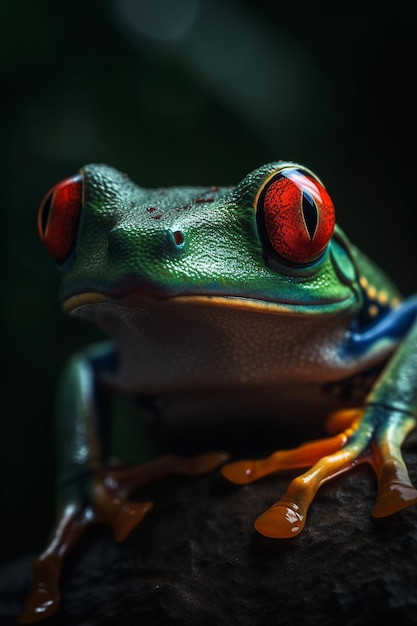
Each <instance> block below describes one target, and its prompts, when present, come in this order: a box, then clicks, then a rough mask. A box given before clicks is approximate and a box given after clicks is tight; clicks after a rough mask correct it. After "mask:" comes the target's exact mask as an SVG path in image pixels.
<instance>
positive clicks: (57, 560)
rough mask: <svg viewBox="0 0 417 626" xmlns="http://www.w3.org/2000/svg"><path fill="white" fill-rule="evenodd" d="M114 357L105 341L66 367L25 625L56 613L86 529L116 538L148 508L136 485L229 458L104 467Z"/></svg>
mask: <svg viewBox="0 0 417 626" xmlns="http://www.w3.org/2000/svg"><path fill="white" fill-rule="evenodd" d="M115 361H116V359H115V353H114V351H113V348H112V345H111V344H110V343H105V344H100V345H99V346H94V347H93V348H91V349H89V350H86V351H84V352H83V353H81V354H78V355H76V356H75V357H73V359H72V360H71V361H70V362H69V364H68V366H67V368H66V370H65V371H64V374H63V377H62V380H61V386H60V389H59V394H58V405H57V410H56V435H57V442H56V443H57V448H58V450H57V452H58V461H59V468H58V477H59V478H58V497H57V512H56V523H55V527H54V529H53V531H52V533H51V536H50V540H49V542H48V544H47V546H46V548H45V549H44V551H43V552H42V554H41V555H40V556H39V557H38V558H37V559H36V560H35V561H34V564H33V581H32V587H31V590H30V592H29V594H28V597H27V599H26V602H25V605H24V607H23V610H22V612H21V614H20V617H19V622H20V623H22V624H23V623H32V622H36V621H39V620H42V619H45V618H46V617H49V616H50V615H52V614H53V613H55V612H56V610H57V609H58V607H59V604H60V591H59V578H60V572H61V567H62V562H63V560H64V558H65V557H66V555H67V554H68V553H69V552H70V551H71V549H72V548H73V547H74V546H75V544H76V543H77V542H78V540H79V539H80V538H81V536H82V535H83V533H84V531H85V530H86V528H88V527H89V526H91V525H92V524H95V523H105V524H107V525H109V526H110V527H111V528H112V530H113V533H114V537H115V539H116V541H122V540H123V539H125V538H126V537H127V535H128V534H129V533H130V531H131V530H132V529H133V528H134V527H135V526H136V525H137V524H138V523H139V522H140V521H141V520H142V519H143V518H144V517H145V515H146V514H147V513H148V512H149V511H150V510H151V508H152V503H151V502H132V501H129V500H128V499H127V498H128V497H129V495H130V494H131V493H132V492H133V491H134V490H136V489H138V488H139V487H142V486H144V485H146V484H149V483H151V482H154V481H156V480H158V479H160V478H163V477H164V476H168V475H172V474H181V475H187V476H198V475H201V474H204V473H206V472H209V471H211V470H213V469H215V468H217V467H218V466H219V465H220V464H221V463H223V462H224V461H225V460H226V459H227V458H228V455H227V454H225V453H222V452H212V453H206V454H201V455H199V456H197V457H192V458H183V457H177V456H174V455H166V456H163V457H161V458H158V459H155V460H152V461H149V462H147V463H144V464H143V465H139V466H132V467H129V466H121V467H107V466H106V464H105V461H104V458H103V457H104V454H103V441H104V440H105V438H104V437H102V436H100V435H102V433H101V431H103V430H104V429H105V428H104V427H105V423H104V422H105V420H103V412H105V404H106V402H105V401H103V393H102V392H104V387H103V385H102V384H101V380H103V378H105V376H106V374H108V373H111V371H112V369H113V368H114V367H115ZM105 399H106V398H104V400H105Z"/></svg>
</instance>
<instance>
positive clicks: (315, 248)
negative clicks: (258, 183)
mask: <svg viewBox="0 0 417 626" xmlns="http://www.w3.org/2000/svg"><path fill="white" fill-rule="evenodd" d="M254 208H255V211H256V213H257V220H258V227H259V230H260V234H261V237H262V238H263V240H264V243H265V240H266V245H267V246H269V247H272V249H273V251H274V252H275V253H276V254H277V255H278V257H279V258H280V259H282V260H283V261H286V262H289V263H290V264H294V265H308V264H310V263H313V262H314V261H315V260H317V259H318V258H319V257H320V256H321V254H322V253H323V252H324V250H325V249H326V247H327V244H328V243H329V241H330V238H331V236H332V234H333V229H334V225H335V212H334V207H333V202H332V200H331V198H330V196H329V194H328V193H327V191H326V189H325V188H324V187H323V185H322V184H321V182H320V181H319V180H318V179H317V178H315V177H314V175H313V174H312V173H311V172H309V171H307V170H302V169H299V168H296V167H285V168H283V169H281V170H279V171H278V172H276V173H275V174H273V175H272V176H271V177H269V178H268V179H267V180H266V181H265V182H264V184H263V185H262V187H261V188H260V190H259V191H258V194H257V196H256V199H255V207H254Z"/></svg>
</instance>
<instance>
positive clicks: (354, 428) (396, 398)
mask: <svg viewBox="0 0 417 626" xmlns="http://www.w3.org/2000/svg"><path fill="white" fill-rule="evenodd" d="M406 306H407V307H408V308H406V307H405V308H404V313H403V314H402V313H401V312H400V313H399V314H393V316H394V317H393V320H392V321H393V322H396V321H398V322H400V323H404V324H406V323H407V319H409V318H410V316H411V317H415V311H416V306H417V302H416V301H415V300H413V301H412V302H411V306H408V305H406ZM406 318H407V319H406ZM393 328H394V325H393ZM385 330H386V329H384V332H385ZM416 346H417V322H416V321H414V322H413V323H412V325H411V328H410V330H409V331H408V333H407V334H406V336H405V337H404V338H403V340H402V342H401V345H400V347H399V348H398V349H397V350H396V352H395V354H394V355H393V357H392V358H391V359H390V361H389V362H388V364H387V365H386V367H385V369H384V370H383V371H382V373H381V375H380V377H379V379H378V380H377V383H376V384H375V386H374V388H373V390H372V391H371V393H370V394H369V395H368V397H367V398H366V400H365V402H364V406H363V407H362V408H360V409H357V410H354V411H352V410H349V411H341V412H339V413H338V414H334V415H333V416H331V422H332V429H333V430H334V428H335V425H336V424H337V423H338V422H340V423H343V424H344V430H343V431H342V432H341V433H340V434H338V435H336V436H333V437H331V438H328V439H322V440H318V441H314V442H310V443H306V444H303V445H302V446H300V447H298V448H295V449H293V450H288V451H278V452H275V453H274V454H272V455H271V456H270V457H268V458H266V459H261V460H255V461H237V462H234V463H229V464H227V465H225V466H224V467H223V468H222V473H223V475H224V476H225V477H226V478H227V479H229V480H230V481H231V482H234V483H237V484H246V483H250V482H253V481H255V480H257V479H259V478H261V477H263V476H266V475H267V474H271V473H273V472H276V471H279V470H282V469H294V468H303V467H309V468H310V469H309V470H308V471H307V472H305V473H304V474H302V475H300V476H298V477H296V478H295V479H294V480H293V481H292V482H291V483H290V486H289V488H288V490H287V492H286V494H285V495H284V496H283V497H282V498H280V499H279V500H278V502H276V503H275V504H274V505H273V506H272V507H271V508H269V509H268V510H267V511H266V512H265V513H263V514H262V515H260V517H258V519H257V520H256V522H255V527H256V529H257V530H258V531H259V532H260V533H261V534H263V535H265V536H267V537H276V538H289V537H294V536H296V535H298V534H299V533H300V532H301V531H302V529H303V528H304V525H305V522H306V516H307V512H308V508H309V506H310V504H311V502H312V500H313V498H314V496H315V494H316V493H317V490H318V489H319V488H320V486H321V485H322V484H324V483H325V482H327V481H328V480H330V479H332V478H334V477H335V476H337V475H339V474H341V473H343V472H346V471H348V470H350V469H351V468H352V467H354V466H355V465H357V464H359V463H363V462H368V463H369V464H370V465H371V466H372V467H373V469H374V470H375V472H376V474H377V476H378V494H377V499H376V503H375V506H374V509H373V512H372V513H373V515H374V516H375V517H384V516H387V515H390V514H392V513H395V512H397V511H399V510H401V509H404V508H406V507H408V506H411V505H412V504H415V503H416V502H417V490H416V489H415V488H414V487H413V485H412V483H411V481H410V478H409V475H408V471H407V468H406V465H405V463H404V460H403V457H402V453H401V446H402V444H403V443H404V441H405V439H406V437H407V435H408V434H409V433H410V432H411V431H412V430H413V429H414V428H416V426H417V376H416V372H417V349H416ZM346 423H347V424H348V425H347V426H346Z"/></svg>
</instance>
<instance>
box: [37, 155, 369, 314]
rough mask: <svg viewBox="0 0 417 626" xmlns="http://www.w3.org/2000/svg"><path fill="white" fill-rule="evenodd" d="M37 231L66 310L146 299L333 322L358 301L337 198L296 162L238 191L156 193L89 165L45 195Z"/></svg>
mask: <svg viewBox="0 0 417 626" xmlns="http://www.w3.org/2000/svg"><path fill="white" fill-rule="evenodd" d="M38 223H39V232H40V235H41V238H42V240H43V242H44V243H45V245H46V247H47V249H48V250H49V252H50V253H51V255H52V256H53V257H54V259H55V260H56V262H57V263H58V265H59V267H60V268H61V270H62V273H63V280H62V288H61V296H62V300H63V305H64V308H65V309H66V310H67V311H73V310H76V309H78V308H79V307H81V306H84V305H86V304H92V303H97V302H109V301H111V302H114V301H117V302H119V303H120V302H123V303H124V304H125V305H126V306H137V305H138V303H140V302H143V301H145V300H147V299H148V300H152V302H155V301H162V300H163V301H165V302H166V301H168V300H169V301H175V302H188V303H196V302H197V303H199V304H201V303H205V304H207V305H213V306H225V305H228V306H237V307H244V308H245V307H246V308H257V309H262V310H268V311H270V312H274V313H275V312H277V313H286V314H288V313H289V314H298V313H304V312H306V311H307V312H311V313H314V312H316V313H317V312H319V313H323V312H326V313H329V312H333V311H335V312H337V311H340V309H341V308H350V307H351V306H352V304H353V303H354V302H355V301H356V298H357V295H356V290H355V269H354V265H353V262H352V260H351V258H350V254H349V247H348V245H347V244H346V241H345V239H344V237H343V235H342V234H341V233H340V231H339V230H338V229H337V228H336V229H335V214H334V208H333V203H332V200H331V199H330V196H329V194H328V192H327V191H326V189H325V187H324V185H323V184H322V182H321V181H320V180H319V179H318V178H317V176H315V175H314V174H313V173H312V172H311V171H310V170H308V169H307V168H305V167H302V166H300V165H297V164H295V163H292V162H283V161H280V162H277V163H271V164H268V165H265V166H263V167H260V168H259V169H257V170H255V171H254V172H252V173H251V174H249V175H248V176H246V177H245V178H244V179H243V180H242V181H241V182H240V183H239V184H238V185H237V186H235V187H204V188H202V187H176V188H162V189H153V190H148V189H144V188H141V187H139V186H137V185H136V184H134V183H133V182H132V181H131V180H129V178H127V176H125V175H124V174H122V173H120V172H118V171H117V170H115V169H114V168H112V167H108V166H104V165H87V166H85V167H84V168H82V170H81V171H80V172H79V173H78V174H77V175H75V176H74V177H72V178H68V179H66V180H64V181H63V182H61V183H59V184H58V185H56V186H55V187H53V188H52V189H51V190H50V191H49V193H48V194H47V196H46V197H45V199H44V201H43V202H42V205H41V208H40V211H39V222H38Z"/></svg>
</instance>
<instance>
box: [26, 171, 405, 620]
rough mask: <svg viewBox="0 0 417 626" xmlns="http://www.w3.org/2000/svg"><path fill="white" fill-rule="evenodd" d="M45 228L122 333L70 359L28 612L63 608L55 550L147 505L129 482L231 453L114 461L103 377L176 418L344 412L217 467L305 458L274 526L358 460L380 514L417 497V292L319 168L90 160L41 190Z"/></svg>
mask: <svg viewBox="0 0 417 626" xmlns="http://www.w3.org/2000/svg"><path fill="white" fill-rule="evenodd" d="M40 231H41V236H42V238H43V240H44V242H45V244H46V246H47V247H48V249H49V251H50V252H51V254H52V256H53V257H54V258H55V259H56V260H57V261H58V263H59V265H60V267H61V268H62V270H63V280H62V291H61V296H62V301H63V306H64V309H65V310H66V311H67V312H69V313H73V314H75V315H77V316H79V317H82V318H86V319H89V320H93V321H95V322H97V323H98V324H99V325H100V326H101V327H102V328H103V329H104V330H105V331H107V332H108V333H109V335H110V336H111V338H112V341H111V342H108V343H103V344H101V345H100V346H94V347H92V348H87V349H86V350H85V351H83V352H82V353H80V354H78V355H76V356H75V357H74V359H73V360H72V361H71V362H70V363H69V365H68V367H67V369H66V371H65V373H64V376H63V383H62V389H61V394H60V400H59V402H58V408H57V430H58V436H59V438H60V444H59V446H60V463H61V472H60V479H61V484H62V487H61V492H60V513H59V515H58V522H57V526H56V530H55V532H54V535H53V538H52V540H51V544H50V545H49V546H48V548H47V549H46V551H45V552H44V553H43V555H41V556H40V558H39V559H38V560H37V561H36V563H35V580H34V585H33V589H32V592H31V594H30V596H29V598H28V602H27V605H26V608H25V610H24V613H23V614H22V617H21V621H22V622H25V621H27V622H29V621H35V620H36V619H42V618H43V617H45V616H47V615H49V614H51V613H52V612H54V611H55V610H56V608H57V606H58V602H59V592H58V575H59V568H60V562H61V560H62V558H63V557H64V555H65V554H66V552H67V551H68V550H69V549H70V547H71V546H72V545H73V543H75V541H76V540H77V539H78V536H79V535H80V534H81V532H82V530H83V529H84V527H85V526H86V525H88V524H90V523H92V522H93V521H106V522H107V523H109V524H110V525H111V526H112V527H113V528H114V530H115V534H116V538H117V539H122V538H124V537H125V536H126V535H127V534H128V532H129V531H130V530H131V529H132V528H133V527H134V526H135V525H136V524H137V523H138V522H139V521H140V519H141V518H142V517H143V516H144V515H145V514H146V513H147V512H148V510H149V509H150V503H141V504H140V503H132V502H129V501H128V500H125V499H124V498H125V497H126V496H127V495H129V493H130V492H131V491H132V490H134V489H136V488H137V487H138V486H140V485H141V484H143V483H144V482H149V481H150V480H154V479H156V478H157V477H159V476H162V475H165V474H167V473H170V472H179V473H187V474H199V473H201V472H204V471H208V470H210V469H214V468H215V467H217V466H218V465H219V464H221V463H223V462H224V461H225V460H226V456H225V455H224V454H222V453H211V454H205V455H201V456H199V457H196V458H195V459H193V460H190V459H188V460H184V459H180V458H177V457H175V458H173V457H164V458H163V459H161V460H160V461H155V462H152V463H150V464H148V465H145V466H143V467H142V468H134V469H132V470H123V472H121V471H119V472H118V471H117V470H110V469H108V468H106V466H105V464H104V459H103V452H102V443H101V442H100V438H99V437H98V432H99V430H101V429H100V428H99V426H98V421H99V418H100V415H99V413H100V410H101V408H102V403H101V401H100V394H101V392H102V391H103V389H104V388H106V389H117V390H119V391H123V392H125V393H129V394H132V395H135V396H139V397H146V398H149V397H151V398H154V399H155V398H158V402H159V404H158V411H159V413H160V414H162V416H163V417H164V418H165V420H171V419H176V418H183V419H185V420H187V419H200V420H208V419H212V418H215V417H217V418H218V415H219V413H221V414H222V416H223V415H224V418H223V417H222V419H226V418H227V415H229V414H230V415H232V416H234V417H235V418H236V417H237V418H238V419H239V418H240V417H241V416H245V415H246V414H256V413H257V412H258V413H262V415H264V414H265V415H268V414H272V415H276V416H277V419H283V420H284V421H285V420H288V419H289V420H293V421H294V420H295V419H296V420H300V422H298V421H297V423H303V422H304V423H305V422H306V421H307V420H309V419H310V420H313V419H314V420H316V419H318V416H321V417H322V418H324V417H325V415H328V414H329V413H332V412H333V417H332V421H331V429H332V430H333V431H335V430H336V429H337V427H338V426H339V429H340V430H341V433H340V434H339V435H335V436H332V437H329V438H328V439H322V440H317V441H314V442H312V443H310V444H304V445H302V446H300V447H299V448H295V449H294V450H290V451H285V452H284V451H280V452H276V453H274V454H273V455H271V457H268V458H267V459H264V460H261V461H237V462H234V463H229V464H226V465H225V466H224V467H223V469H222V472H223V474H224V476H226V477H227V478H228V479H230V480H232V481H233V482H236V483H245V482H251V481H252V480H255V479H257V478H260V477H261V476H264V475H265V474H268V473H271V472H273V471H277V470H279V469H287V468H296V467H311V468H312V469H311V470H309V471H307V472H306V473H305V474H304V475H302V476H300V477H299V478H297V479H295V480H294V481H293V483H291V485H290V487H289V490H288V492H287V494H286V495H285V496H284V497H283V498H281V500H280V501H279V502H278V503H277V504H276V505H274V507H272V508H271V509H270V510H269V511H267V512H266V513H265V514H263V515H261V516H260V518H259V519H258V520H257V523H256V527H257V529H258V530H259V531H260V532H261V533H263V534H265V535H267V536H272V537H290V536H294V535H296V534H298V532H300V531H301V530H302V528H303V526H304V523H305V517H306V513H307V509H308V506H309V504H310V502H311V501H312V499H313V497H314V494H315V493H316V491H317V489H318V488H319V487H320V485H321V484H322V483H323V482H325V481H326V480H328V479H330V478H332V477H333V476H335V475H337V474H339V473H341V472H343V471H346V470H348V469H349V468H351V467H352V466H353V465H355V464H357V463H358V462H363V461H367V462H369V463H370V464H371V465H372V466H373V467H374V469H375V471H376V472H377V473H378V476H379V494H378V500H377V505H376V507H375V510H374V514H375V515H377V516H382V515H387V514H389V513H392V512H394V511H396V510H399V509H401V508H403V507H405V506H409V505H410V504H413V503H414V502H416V501H417V492H416V491H415V490H414V488H413V487H412V485H411V484H410V481H409V479H408V474H407V471H406V468H405V465H404V462H403V460H402V456H401V452H400V447H401V445H402V442H403V440H404V439H405V437H406V436H407V434H408V433H409V432H410V430H412V429H413V428H414V427H415V426H416V414H417V384H416V375H415V371H416V369H415V368H416V367H417V356H415V352H416V351H415V349H414V346H415V340H414V339H413V336H415V335H416V334H417V329H416V327H415V324H414V320H415V318H416V313H417V300H416V299H409V300H407V301H404V302H401V296H400V294H399V292H398V291H397V289H396V288H395V286H394V285H393V284H392V283H391V281H390V280H389V279H388V278H387V276H386V275H385V274H384V273H383V272H382V271H380V270H379V269H378V268H377V267H376V266H375V265H374V264H372V262H371V261H369V260H368V259H367V258H366V257H365V256H364V255H363V254H361V253H360V252H359V251H358V250H357V249H356V248H355V247H354V246H352V245H351V244H350V242H349V241H348V240H347V239H346V237H345V235H344V234H343V232H342V231H341V230H340V229H339V228H338V227H337V226H336V227H335V226H334V212H333V205H332V203H331V200H330V198H329V196H328V194H327V192H326V190H325V188H324V187H323V185H322V183H321V182H320V181H319V180H318V179H317V178H316V177H315V176H314V174H312V172H310V171H309V170H307V169H306V168H302V167H301V166H297V165H296V164H293V163H285V162H279V163H272V164H268V165H266V166H264V167H262V168H259V169H258V170H256V171H255V172H252V173H251V174H250V175H249V176H247V177H246V178H245V179H244V180H243V181H242V182H241V183H240V184H239V185H238V186H236V187H234V188H217V187H211V188H177V189H160V190H151V191H150V190H144V189H141V188H139V187H137V186H136V185H135V184H134V183H132V182H131V181H130V180H129V179H127V178H126V177H125V176H123V175H122V174H120V173H119V172H117V171H116V170H114V169H113V168H110V167H106V166H100V165H89V166H86V167H85V168H83V170H82V176H77V177H74V178H72V179H68V180H67V181H64V182H63V183H61V184H60V185H58V186H56V187H55V188H54V189H53V190H52V191H51V192H50V193H49V194H48V196H47V198H46V200H45V201H44V203H43V205H42V208H41V212H40ZM413 324H414V326H413ZM384 367H385V370H384V369H383V368H384ZM381 372H383V373H382V374H381ZM346 409H349V410H346ZM335 411H336V413H334V412H335ZM219 421H220V420H219ZM86 499H87V501H88V502H90V503H91V504H89V505H86V504H85V501H86ZM86 512H87V513H88V514H86Z"/></svg>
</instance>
